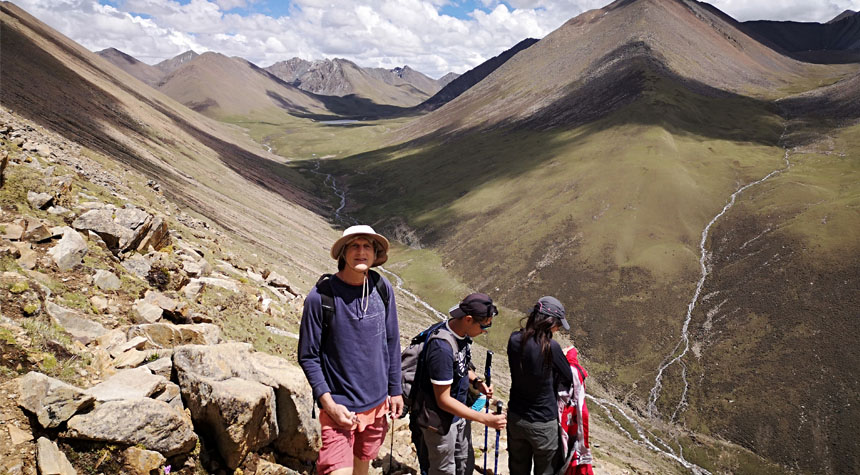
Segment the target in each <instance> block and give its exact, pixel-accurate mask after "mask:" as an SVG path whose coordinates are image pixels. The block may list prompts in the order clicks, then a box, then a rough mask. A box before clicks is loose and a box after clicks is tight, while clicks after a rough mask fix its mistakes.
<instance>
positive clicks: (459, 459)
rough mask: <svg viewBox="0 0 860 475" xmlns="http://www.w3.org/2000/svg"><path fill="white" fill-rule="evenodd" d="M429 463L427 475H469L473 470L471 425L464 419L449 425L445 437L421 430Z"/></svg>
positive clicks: (428, 430)
mask: <svg viewBox="0 0 860 475" xmlns="http://www.w3.org/2000/svg"><path fill="white" fill-rule="evenodd" d="M421 435H422V436H423V438H424V445H425V447H426V448H427V458H428V461H429V470H428V472H427V473H428V475H471V474H472V472H473V471H474V469H475V452H474V451H473V450H472V425H471V423H470V422H469V421H467V420H465V419H460V420H458V421H457V422H454V423H452V424H451V429H450V430H448V433H447V434H445V435H439V433H437V432H436V431H434V430H430V429H421Z"/></svg>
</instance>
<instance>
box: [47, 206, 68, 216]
mask: <svg viewBox="0 0 860 475" xmlns="http://www.w3.org/2000/svg"><path fill="white" fill-rule="evenodd" d="M47 211H48V213H49V214H56V215H61V214H66V213H71V212H72V210H70V209H69V208H65V207H63V206H51V207H49V208H48V209H47Z"/></svg>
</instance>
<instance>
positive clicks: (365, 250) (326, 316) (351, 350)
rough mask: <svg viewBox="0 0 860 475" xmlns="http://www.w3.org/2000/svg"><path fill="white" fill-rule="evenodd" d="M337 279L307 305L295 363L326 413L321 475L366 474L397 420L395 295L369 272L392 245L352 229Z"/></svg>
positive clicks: (322, 283) (342, 243)
mask: <svg viewBox="0 0 860 475" xmlns="http://www.w3.org/2000/svg"><path fill="white" fill-rule="evenodd" d="M331 257H332V258H333V259H336V260H337V262H338V272H337V274H334V275H330V274H326V275H324V276H322V278H320V280H319V282H317V284H316V285H315V286H314V288H313V289H311V291H310V292H308V296H307V297H306V298H305V305H304V311H303V313H302V323H301V327H300V328H299V347H298V359H299V364H300V365H301V367H302V370H303V371H304V373H305V376H306V377H307V379H308V383H310V386H311V390H312V391H313V397H314V401H316V402H317V404H318V405H319V406H320V407H321V408H322V411H320V426H321V432H322V448H321V449H320V452H319V458H318V460H317V471H318V473H320V474H325V473H334V474H337V475H341V474H350V473H355V474H366V473H368V470H369V466H370V461H371V460H373V459H374V458H375V457H376V455H377V453H378V452H379V448H380V447H381V445H382V441H383V439H384V437H385V432H386V431H387V430H388V422H387V420H386V418H385V415H386V414H391V415H392V416H393V417H395V418H396V417H400V413H401V412H402V410H403V398H402V396H401V393H402V390H401V385H400V332H399V327H398V322H397V306H396V305H395V302H394V291H393V289H392V288H391V283H390V282H388V280H387V279H385V277H383V276H381V275H379V274H378V273H377V272H374V271H373V270H371V269H370V268H371V267H375V266H379V265H382V264H383V263H384V262H385V261H386V260H387V259H388V240H387V239H385V238H384V237H383V236H382V235H380V234H377V233H376V232H375V231H374V230H373V228H371V227H370V226H364V225H359V226H352V227H349V228H347V229H346V230H345V231H344V232H343V236H342V237H341V238H340V239H338V240H337V241H336V242H335V243H334V245H332V247H331Z"/></svg>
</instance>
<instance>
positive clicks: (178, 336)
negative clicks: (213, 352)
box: [128, 323, 221, 349]
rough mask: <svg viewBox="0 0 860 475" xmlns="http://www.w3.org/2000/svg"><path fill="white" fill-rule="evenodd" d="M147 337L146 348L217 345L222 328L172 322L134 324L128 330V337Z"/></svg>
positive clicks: (207, 324) (211, 325) (203, 324)
mask: <svg viewBox="0 0 860 475" xmlns="http://www.w3.org/2000/svg"><path fill="white" fill-rule="evenodd" d="M138 336H142V337H145V338H146V340H147V343H146V346H145V347H146V348H148V349H149V348H152V349H159V348H174V347H177V346H182V345H215V344H218V343H219V342H220V341H221V328H220V327H219V326H217V325H213V324H211V323H196V324H191V325H174V324H172V323H151V324H143V325H134V326H132V327H131V328H129V330H128V337H129V338H135V337H138Z"/></svg>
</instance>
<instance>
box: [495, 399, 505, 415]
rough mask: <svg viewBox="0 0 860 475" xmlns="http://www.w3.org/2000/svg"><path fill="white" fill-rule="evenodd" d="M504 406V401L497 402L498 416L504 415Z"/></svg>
mask: <svg viewBox="0 0 860 475" xmlns="http://www.w3.org/2000/svg"><path fill="white" fill-rule="evenodd" d="M503 405H504V404H503V403H502V401H496V414H497V415H498V414H501V413H502V406H503Z"/></svg>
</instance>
